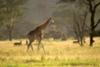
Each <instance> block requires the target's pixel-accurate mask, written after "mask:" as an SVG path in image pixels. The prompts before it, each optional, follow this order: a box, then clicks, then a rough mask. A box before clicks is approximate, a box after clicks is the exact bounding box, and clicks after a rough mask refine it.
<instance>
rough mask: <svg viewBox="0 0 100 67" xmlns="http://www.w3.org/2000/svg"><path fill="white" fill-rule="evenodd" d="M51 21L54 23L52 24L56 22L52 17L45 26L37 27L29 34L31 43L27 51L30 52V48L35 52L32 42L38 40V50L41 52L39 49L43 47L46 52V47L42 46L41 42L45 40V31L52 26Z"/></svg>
mask: <svg viewBox="0 0 100 67" xmlns="http://www.w3.org/2000/svg"><path fill="white" fill-rule="evenodd" d="M51 21H52V23H53V22H54V21H53V20H52V19H51V17H50V18H48V19H47V20H46V21H45V22H44V23H43V24H41V25H39V26H37V27H36V28H35V29H34V30H32V31H30V32H29V33H28V34H27V38H28V40H29V43H28V45H27V51H28V50H29V48H31V49H32V50H33V47H32V42H33V41H34V40H37V41H38V47H37V49H38V50H39V48H40V46H41V47H42V48H43V50H44V46H43V44H41V40H42V38H43V30H44V29H45V28H46V27H47V26H48V25H49V24H50V22H51ZM40 44H41V45H40ZM44 52H45V50H44Z"/></svg>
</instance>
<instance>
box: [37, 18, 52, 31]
mask: <svg viewBox="0 0 100 67" xmlns="http://www.w3.org/2000/svg"><path fill="white" fill-rule="evenodd" d="M50 20H51V18H49V19H48V20H47V21H46V22H44V23H43V24H41V25H40V26H38V27H39V28H40V29H41V30H43V29H45V28H46V27H47V26H48V24H49V23H50Z"/></svg>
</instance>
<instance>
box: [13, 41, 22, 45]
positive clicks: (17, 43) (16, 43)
mask: <svg viewBox="0 0 100 67" xmlns="http://www.w3.org/2000/svg"><path fill="white" fill-rule="evenodd" d="M20 45H22V41H20V42H15V43H14V46H20Z"/></svg>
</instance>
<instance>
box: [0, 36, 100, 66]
mask: <svg viewBox="0 0 100 67" xmlns="http://www.w3.org/2000/svg"><path fill="white" fill-rule="evenodd" d="M21 40H22V41H23V44H22V45H21V46H14V45H13V43H14V42H16V41H18V40H13V41H12V42H9V41H0V67H66V66H67V67H100V38H95V40H96V43H95V44H94V47H89V45H88V39H87V43H86V44H85V45H84V47H80V46H79V45H78V44H73V40H72V39H69V40H66V41H60V40H43V41H42V43H43V44H44V47H45V51H46V53H45V54H44V52H43V50H42V48H41V49H40V50H39V51H37V45H33V48H34V51H31V50H29V51H28V52H26V48H27V47H26V45H25V40H24V39H21ZM33 44H34V43H33Z"/></svg>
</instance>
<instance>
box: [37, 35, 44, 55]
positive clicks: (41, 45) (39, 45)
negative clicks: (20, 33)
mask: <svg viewBox="0 0 100 67" xmlns="http://www.w3.org/2000/svg"><path fill="white" fill-rule="evenodd" d="M41 40H42V37H40V38H39V39H38V47H37V49H38V51H39V49H40V47H42V49H43V51H44V53H45V49H44V45H43V44H42V43H41Z"/></svg>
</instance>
